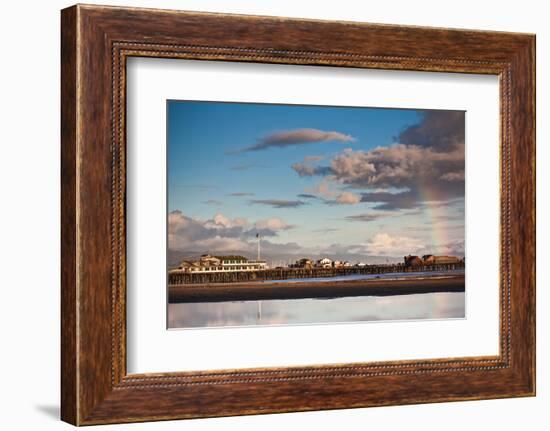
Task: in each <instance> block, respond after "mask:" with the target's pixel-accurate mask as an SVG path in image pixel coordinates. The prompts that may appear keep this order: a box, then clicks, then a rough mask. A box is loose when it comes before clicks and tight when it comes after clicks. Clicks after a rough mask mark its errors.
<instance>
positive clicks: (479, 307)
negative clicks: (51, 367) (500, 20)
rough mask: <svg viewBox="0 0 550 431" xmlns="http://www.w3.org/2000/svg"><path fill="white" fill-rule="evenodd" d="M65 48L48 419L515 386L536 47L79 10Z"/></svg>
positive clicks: (521, 385)
mask: <svg viewBox="0 0 550 431" xmlns="http://www.w3.org/2000/svg"><path fill="white" fill-rule="evenodd" d="M61 45H62V46H61V48H62V65H61V70H62V94H61V102H62V103H61V107H62V109H61V110H62V112H61V117H62V154H61V163H62V184H61V189H62V190H61V191H62V286H61V290H62V337H61V338H62V346H61V350H62V391H61V392H62V400H61V414H62V419H63V420H65V421H67V422H69V423H72V424H75V425H92V424H105V423H119V422H138V421H152V420H167V419H179V418H198V417H213V416H229V415H244V414H259V413H274V412H290V411H308V410H322V409H337V408H338V409H340V408H354V407H369V406H383V405H396V404H414V403H430V402H442V401H455V400H475V399H490V398H503V397H518V396H533V395H534V394H535V171H534V170H535V109H534V100H535V77H534V70H535V37H534V35H529V34H514V33H500V32H486V31H471V30H450V29H436V28H422V27H403V26H390V25H377V24H365V23H351V22H329V21H313V20H297V19H286V18H277V17H254V16H240V15H220V14H212V13H196V12H192V13H191V12H179V11H167V10H148V9H134V8H119V7H104V6H93V5H85V6H83V5H77V6H73V7H71V8H68V9H65V10H63V11H62V27H61ZM251 394H255V396H251Z"/></svg>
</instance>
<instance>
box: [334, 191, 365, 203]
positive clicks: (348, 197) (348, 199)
mask: <svg viewBox="0 0 550 431" xmlns="http://www.w3.org/2000/svg"><path fill="white" fill-rule="evenodd" d="M359 202H361V197H360V196H357V195H356V194H353V193H351V192H342V193H340V194H339V195H338V196H336V203H338V204H341V205H353V204H356V203H359Z"/></svg>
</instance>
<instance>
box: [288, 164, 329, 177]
mask: <svg viewBox="0 0 550 431" xmlns="http://www.w3.org/2000/svg"><path fill="white" fill-rule="evenodd" d="M291 167H292V169H294V171H295V172H296V173H297V174H298V175H299V176H301V177H312V176H314V175H330V174H331V172H332V169H331V168H330V166H313V165H309V164H306V163H293V164H292V165H291Z"/></svg>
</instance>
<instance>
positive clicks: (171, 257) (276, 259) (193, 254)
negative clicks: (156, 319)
mask: <svg viewBox="0 0 550 431" xmlns="http://www.w3.org/2000/svg"><path fill="white" fill-rule="evenodd" d="M204 253H205V252H199V251H189V250H170V249H169V250H168V254H167V260H168V268H175V267H177V266H178V265H179V264H180V263H181V261H182V260H197V259H198V258H199V257H200V256H201V255H202V254H204ZM213 254H217V255H242V256H245V257H247V258H249V259H254V258H255V257H256V256H255V255H251V254H250V252H247V251H242V250H226V251H224V252H216V253H213ZM302 257H308V258H310V259H320V258H322V257H328V258H329V259H337V260H347V261H349V262H351V263H352V264H355V263H357V262H363V263H368V264H380V263H398V262H402V261H403V257H396V256H367V255H364V254H353V253H344V254H339V255H334V256H333V255H330V254H322V255H321V254H318V255H308V256H303V255H301V254H288V253H287V254H273V253H265V254H264V253H262V259H264V260H266V261H267V263H268V265H270V266H283V265H287V264H288V263H294V262H295V261H296V260H298V259H300V258H302Z"/></svg>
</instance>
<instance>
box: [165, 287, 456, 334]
mask: <svg viewBox="0 0 550 431" xmlns="http://www.w3.org/2000/svg"><path fill="white" fill-rule="evenodd" d="M464 299H465V296H464V292H458V293H457V292H452V293H424V294H415V295H397V296H362V297H347V298H331V299H293V300H269V301H236V302H211V303H190V304H169V305H168V325H169V327H170V328H200V327H219V326H251V325H254V326H256V325H292V324H311V323H335V322H365V321H380V320H416V319H450V318H463V317H465V301H464Z"/></svg>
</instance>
